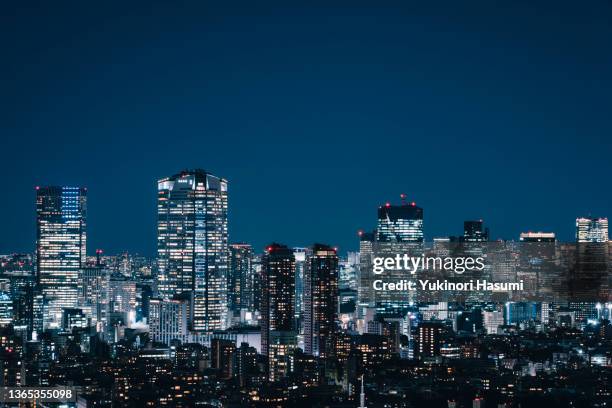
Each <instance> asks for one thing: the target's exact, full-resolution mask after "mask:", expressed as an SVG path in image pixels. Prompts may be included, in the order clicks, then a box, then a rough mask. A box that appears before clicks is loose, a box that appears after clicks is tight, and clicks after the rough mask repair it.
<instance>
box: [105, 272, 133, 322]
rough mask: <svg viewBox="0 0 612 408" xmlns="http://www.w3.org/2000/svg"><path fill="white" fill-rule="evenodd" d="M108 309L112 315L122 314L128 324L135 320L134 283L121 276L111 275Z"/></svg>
mask: <svg viewBox="0 0 612 408" xmlns="http://www.w3.org/2000/svg"><path fill="white" fill-rule="evenodd" d="M109 308H110V312H112V313H123V314H125V316H126V320H127V322H128V323H133V322H134V321H135V320H136V282H134V281H130V280H127V279H126V278H125V277H123V276H122V275H113V276H111V278H110V282H109Z"/></svg>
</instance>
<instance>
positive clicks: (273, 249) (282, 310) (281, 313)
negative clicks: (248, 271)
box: [261, 243, 295, 356]
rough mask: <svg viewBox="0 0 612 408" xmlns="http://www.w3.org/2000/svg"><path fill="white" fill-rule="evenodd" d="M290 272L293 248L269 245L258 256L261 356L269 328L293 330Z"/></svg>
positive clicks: (265, 353)
mask: <svg viewBox="0 0 612 408" xmlns="http://www.w3.org/2000/svg"><path fill="white" fill-rule="evenodd" d="M294 274H295V257H294V255H293V250H292V249H290V248H287V246H285V245H281V244H276V243H274V244H271V245H269V246H268V247H267V248H266V252H265V254H264V256H263V259H262V311H261V353H262V354H263V355H265V356H267V355H268V346H269V344H270V336H271V335H270V333H271V332H274V331H282V332H294V330H295V324H294V321H295V314H294V311H293V305H294V296H295V275H294ZM281 337H283V338H285V337H287V336H281Z"/></svg>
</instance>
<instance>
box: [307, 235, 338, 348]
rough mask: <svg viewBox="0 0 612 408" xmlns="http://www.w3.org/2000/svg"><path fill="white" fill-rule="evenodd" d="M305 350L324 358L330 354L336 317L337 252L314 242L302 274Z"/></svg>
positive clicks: (335, 329)
mask: <svg viewBox="0 0 612 408" xmlns="http://www.w3.org/2000/svg"><path fill="white" fill-rule="evenodd" d="M304 306H305V307H304V353H306V354H311V355H314V356H318V357H322V358H326V357H329V356H330V354H332V353H333V348H334V347H333V345H334V335H335V333H336V332H337V325H336V320H337V318H338V316H337V313H338V255H337V254H336V250H335V249H334V248H332V247H329V246H327V245H323V244H315V245H314V246H313V248H312V255H310V256H309V257H308V260H307V263H306V270H305V277H304Z"/></svg>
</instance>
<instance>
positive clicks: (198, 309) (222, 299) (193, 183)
mask: <svg viewBox="0 0 612 408" xmlns="http://www.w3.org/2000/svg"><path fill="white" fill-rule="evenodd" d="M157 190H158V198H157V214H158V223H157V255H158V267H159V292H160V294H161V295H162V296H163V297H165V298H171V297H173V296H174V295H179V294H182V293H185V292H188V293H190V294H191V296H192V298H193V307H192V308H191V309H192V314H193V316H192V319H191V324H192V328H193V330H195V331H199V332H205V333H210V332H212V331H214V330H222V329H224V328H225V326H226V321H227V268H228V234H227V181H226V180H225V179H222V178H219V177H217V176H214V175H212V174H210V173H207V172H205V171H204V170H190V171H183V172H181V173H179V174H176V175H174V176H172V177H167V178H164V179H161V180H159V181H158V182H157Z"/></svg>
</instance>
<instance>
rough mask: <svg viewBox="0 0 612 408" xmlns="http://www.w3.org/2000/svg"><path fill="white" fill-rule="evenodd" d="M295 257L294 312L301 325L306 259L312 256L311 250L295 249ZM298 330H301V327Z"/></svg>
mask: <svg viewBox="0 0 612 408" xmlns="http://www.w3.org/2000/svg"><path fill="white" fill-rule="evenodd" d="M293 255H294V257H295V305H294V307H293V311H294V312H295V317H296V319H298V320H297V321H298V322H299V323H301V319H302V317H303V314H304V268H305V266H306V257H307V256H309V255H310V249H309V248H293ZM300 326H301V324H300ZM297 328H298V329H301V327H297ZM300 333H301V330H300Z"/></svg>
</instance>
